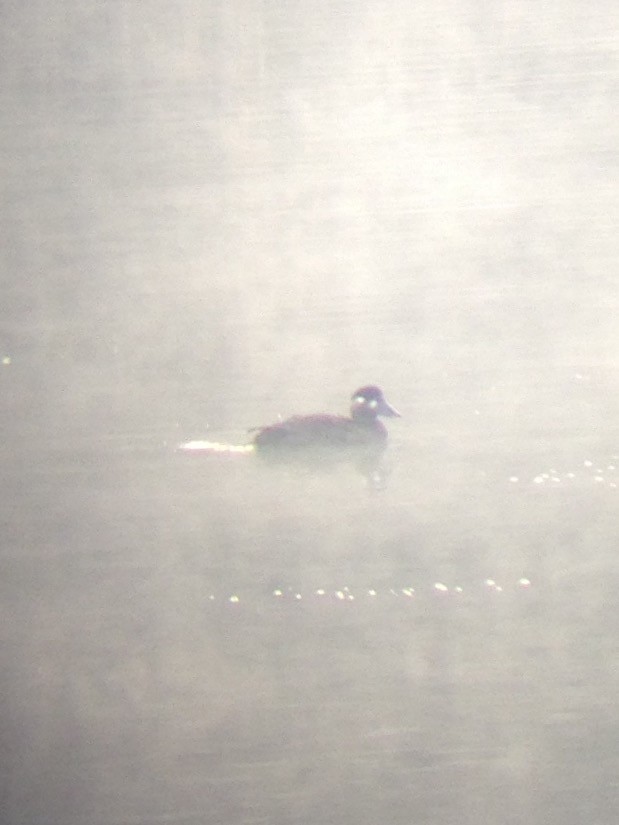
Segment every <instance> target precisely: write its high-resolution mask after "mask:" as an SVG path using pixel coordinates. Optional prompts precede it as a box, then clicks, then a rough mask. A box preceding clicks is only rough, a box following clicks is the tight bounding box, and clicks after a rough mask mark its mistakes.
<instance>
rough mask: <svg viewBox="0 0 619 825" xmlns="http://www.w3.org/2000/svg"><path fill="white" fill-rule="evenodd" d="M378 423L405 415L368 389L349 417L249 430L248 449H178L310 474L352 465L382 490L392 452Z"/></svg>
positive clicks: (198, 444)
mask: <svg viewBox="0 0 619 825" xmlns="http://www.w3.org/2000/svg"><path fill="white" fill-rule="evenodd" d="M379 417H383V418H399V417H400V413H399V412H398V411H397V410H396V409H395V408H394V407H392V406H391V404H389V403H388V402H387V401H386V400H385V396H384V395H383V392H382V390H381V389H380V388H379V387H376V386H373V385H368V386H365V387H361V388H360V389H358V390H357V391H356V392H354V393H353V395H352V399H351V403H350V416H344V415H330V414H328V413H315V414H313V415H294V416H292V417H291V418H286V419H285V420H284V421H279V422H277V423H276V424H270V425H268V426H266V427H256V428H254V429H253V430H250V432H252V433H255V435H254V436H253V439H252V441H251V443H249V444H243V445H234V444H222V443H219V442H214V441H188V442H185V443H184V444H181V445H179V449H181V450H183V451H187V452H193V453H202V454H204V453H206V454H208V453H218V454H229V455H230V454H243V453H244V454H247V453H255V454H256V455H257V456H259V457H260V458H263V459H265V460H269V461H275V462H277V463H292V464H303V465H305V466H306V467H309V468H311V467H323V466H331V465H333V464H337V463H341V462H348V463H352V464H353V465H355V466H356V467H357V468H358V470H359V471H360V472H362V473H363V474H364V475H365V476H367V477H368V479H369V480H370V483H371V485H372V486H374V487H380V486H383V484H384V479H385V471H384V468H383V467H382V464H381V458H382V454H383V452H384V450H385V447H386V446H387V429H386V427H385V426H384V424H383V423H382V421H379Z"/></svg>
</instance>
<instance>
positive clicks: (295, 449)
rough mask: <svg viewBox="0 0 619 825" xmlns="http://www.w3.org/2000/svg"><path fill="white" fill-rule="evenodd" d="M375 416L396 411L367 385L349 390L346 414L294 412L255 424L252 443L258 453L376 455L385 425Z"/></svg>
mask: <svg viewBox="0 0 619 825" xmlns="http://www.w3.org/2000/svg"><path fill="white" fill-rule="evenodd" d="M379 416H384V417H388V418H394V417H399V416H400V413H399V412H398V411H397V410H396V409H394V408H393V407H392V406H391V405H390V404H388V403H387V401H386V400H385V397H384V395H383V393H382V391H381V390H380V389H379V388H378V387H375V386H373V385H368V386H366V387H361V388H360V389H358V390H357V391H356V392H354V393H353V395H352V399H351V405H350V416H343V415H329V414H327V413H317V414H314V415H295V416H292V417H291V418H287V419H286V420H284V421H280V422H278V423H277V424H271V425H270V426H267V427H261V428H259V429H258V431H257V433H256V435H255V436H254V439H253V444H254V447H255V450H256V452H257V453H258V454H260V455H265V456H272V457H279V458H285V457H300V456H305V455H319V456H321V457H324V458H329V457H331V458H334V459H338V458H341V457H346V456H352V457H355V456H363V455H365V456H372V455H374V456H376V455H379V454H380V453H381V452H382V451H383V450H384V449H385V447H386V446H387V429H386V428H385V426H384V425H383V423H382V422H381V421H379V420H378V418H379Z"/></svg>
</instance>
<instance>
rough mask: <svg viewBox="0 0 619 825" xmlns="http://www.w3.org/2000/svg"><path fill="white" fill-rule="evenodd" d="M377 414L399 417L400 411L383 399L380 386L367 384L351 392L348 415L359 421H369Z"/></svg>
mask: <svg viewBox="0 0 619 825" xmlns="http://www.w3.org/2000/svg"><path fill="white" fill-rule="evenodd" d="M379 415H382V416H383V417H384V418H401V415H400V413H399V412H398V411H397V410H396V409H395V407H392V406H391V404H389V403H388V402H387V401H386V400H385V396H384V395H383V391H382V390H381V389H380V387H375V386H373V385H369V386H367V387H360V388H359V389H358V390H357V391H356V392H354V393H353V395H352V399H351V402H350V416H351V418H353V419H355V420H357V421H359V420H361V421H371V420H374V419H376V418H377V417H378V416H379Z"/></svg>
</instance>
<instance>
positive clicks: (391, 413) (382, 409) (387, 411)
mask: <svg viewBox="0 0 619 825" xmlns="http://www.w3.org/2000/svg"><path fill="white" fill-rule="evenodd" d="M377 412H378V414H379V415H382V416H384V417H385V418H402V415H401V413H399V412H398V411H397V410H396V408H395V407H392V406H391V404H388V403H387V402H386V401H385V399H384V398H383V400H382V401H381V402H380V406H379V408H378V410H377Z"/></svg>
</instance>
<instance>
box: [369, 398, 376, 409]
mask: <svg viewBox="0 0 619 825" xmlns="http://www.w3.org/2000/svg"><path fill="white" fill-rule="evenodd" d="M367 403H368V407H371V408H372V409H373V410H374V409H376V407H377V406H378V401H377V400H376V399H375V398H373V399H372V400H371V401H368V402H367Z"/></svg>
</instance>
